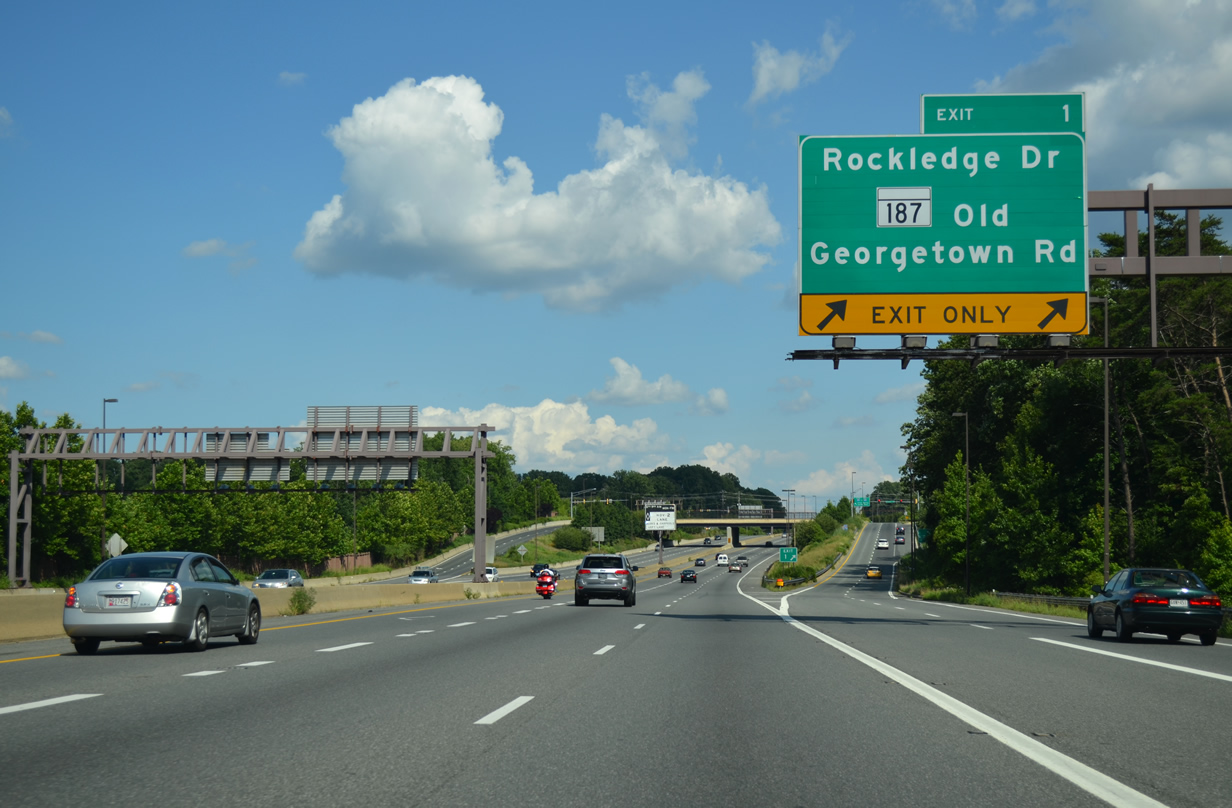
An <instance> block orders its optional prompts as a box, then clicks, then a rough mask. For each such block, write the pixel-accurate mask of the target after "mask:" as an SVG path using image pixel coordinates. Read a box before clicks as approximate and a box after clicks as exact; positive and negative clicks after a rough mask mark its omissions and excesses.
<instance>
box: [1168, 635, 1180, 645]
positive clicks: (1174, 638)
mask: <svg viewBox="0 0 1232 808" xmlns="http://www.w3.org/2000/svg"><path fill="white" fill-rule="evenodd" d="M1167 637H1168V642H1170V643H1172V644H1173V645H1175V644H1176V643H1178V642H1180V641H1181V635H1180V634H1176V633H1173V634H1169V635H1167Z"/></svg>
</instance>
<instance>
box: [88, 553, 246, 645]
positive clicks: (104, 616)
mask: <svg viewBox="0 0 1232 808" xmlns="http://www.w3.org/2000/svg"><path fill="white" fill-rule="evenodd" d="M260 631H261V604H260V603H259V602H258V601H257V598H256V595H254V594H253V592H252V590H250V589H248V588H246V587H244V586H241V585H240V582H239V581H237V580H236V579H235V576H234V575H232V574H231V572H230V571H229V570H228V569H227V568H226V567H225V566H223V564H222V562H221V561H219V560H218V559H216V558H214V557H213V556H208V555H204V554H202V553H133V554H131V555H123V556H117V557H116V558H111V559H108V560H107V561H104V562H103V563H102V564H100V565H99V567H98V568H97V569H96V570H94V572H92V573H90V577H88V578H86V580H85V581H83V582H81V583H79V584H77V585H76V586H71V587H69V590H68V595H67V596H66V597H65V599H64V632H65V633H66V634H68V637H69V639H70V640H71V641H72V643H73V646H74V647H75V648H76V649H77V653H79V654H93V653H94V652H95V651H97V650H98V646H99V643H101V642H102V641H103V640H114V641H116V642H140V643H141V644H142V645H145V646H147V647H150V646H155V645H158V644H159V643H161V642H166V641H169V640H170V641H175V642H182V643H183V644H184V646H185V647H187V648H189V649H191V650H194V651H204V650H205V647H206V645H208V644H209V641H210V638H211V637H213V636H220V637H221V636H226V635H229V634H233V635H236V636H237V637H238V639H239V641H240V642H241V643H244V644H246V645H250V644H252V643H255V642H256V641H257V636H258V634H259V633H260Z"/></svg>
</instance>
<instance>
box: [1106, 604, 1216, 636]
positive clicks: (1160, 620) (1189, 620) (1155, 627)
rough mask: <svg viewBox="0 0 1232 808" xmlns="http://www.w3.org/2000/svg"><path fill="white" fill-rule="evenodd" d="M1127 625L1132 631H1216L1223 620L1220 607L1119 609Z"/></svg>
mask: <svg viewBox="0 0 1232 808" xmlns="http://www.w3.org/2000/svg"><path fill="white" fill-rule="evenodd" d="M1121 614H1122V616H1123V617H1124V619H1125V625H1127V626H1128V627H1129V628H1130V629H1131V630H1133V631H1157V632H1159V633H1161V634H1167V633H1169V632H1176V631H1180V632H1181V633H1190V632H1203V633H1204V632H1208V631H1218V630H1219V625H1220V624H1221V623H1222V622H1223V611H1222V610H1220V609H1204V610H1202V611H1198V610H1196V609H1174V610H1171V611H1169V610H1168V609H1163V608H1159V609H1126V608H1122V609H1121Z"/></svg>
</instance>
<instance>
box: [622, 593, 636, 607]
mask: <svg viewBox="0 0 1232 808" xmlns="http://www.w3.org/2000/svg"><path fill="white" fill-rule="evenodd" d="M634 603H637V594H636V593H635V592H630V593H629V596H628V597H626V598H625V608H629V607H632V606H633V604H634Z"/></svg>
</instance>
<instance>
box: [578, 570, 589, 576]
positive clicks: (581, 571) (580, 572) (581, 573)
mask: <svg viewBox="0 0 1232 808" xmlns="http://www.w3.org/2000/svg"><path fill="white" fill-rule="evenodd" d="M578 575H590V570H578Z"/></svg>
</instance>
